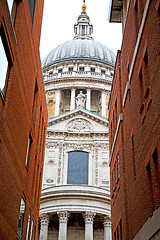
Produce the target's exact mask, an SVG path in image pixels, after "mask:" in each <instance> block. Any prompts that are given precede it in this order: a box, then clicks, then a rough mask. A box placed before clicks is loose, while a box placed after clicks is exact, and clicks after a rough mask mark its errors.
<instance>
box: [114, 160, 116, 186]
mask: <svg viewBox="0 0 160 240" xmlns="http://www.w3.org/2000/svg"><path fill="white" fill-rule="evenodd" d="M114 182H115V187H116V186H117V164H116V162H115V164H114Z"/></svg>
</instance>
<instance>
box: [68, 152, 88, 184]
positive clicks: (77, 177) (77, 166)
mask: <svg viewBox="0 0 160 240" xmlns="http://www.w3.org/2000/svg"><path fill="white" fill-rule="evenodd" d="M88 159H89V154H88V153H87V152H81V151H74V152H69V153H68V173H67V184H88Z"/></svg>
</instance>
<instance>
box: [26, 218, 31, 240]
mask: <svg viewBox="0 0 160 240" xmlns="http://www.w3.org/2000/svg"><path fill="white" fill-rule="evenodd" d="M30 221H31V215H30V214H29V216H28V224H27V234H26V240H28V237H29V228H30Z"/></svg>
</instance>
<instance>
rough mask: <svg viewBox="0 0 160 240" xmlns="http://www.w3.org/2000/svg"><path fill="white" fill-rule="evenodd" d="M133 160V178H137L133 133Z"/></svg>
mask: <svg viewBox="0 0 160 240" xmlns="http://www.w3.org/2000/svg"><path fill="white" fill-rule="evenodd" d="M131 141H132V162H133V178H134V179H135V178H136V164H135V147H134V137H133V135H132V138H131Z"/></svg>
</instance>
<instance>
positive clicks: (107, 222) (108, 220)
mask: <svg viewBox="0 0 160 240" xmlns="http://www.w3.org/2000/svg"><path fill="white" fill-rule="evenodd" d="M103 225H104V227H111V217H110V216H105V217H104V223H103Z"/></svg>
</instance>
